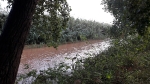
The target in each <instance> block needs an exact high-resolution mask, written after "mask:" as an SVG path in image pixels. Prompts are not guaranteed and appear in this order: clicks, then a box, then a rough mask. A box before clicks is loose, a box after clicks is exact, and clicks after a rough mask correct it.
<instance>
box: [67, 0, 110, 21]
mask: <svg viewBox="0 0 150 84" xmlns="http://www.w3.org/2000/svg"><path fill="white" fill-rule="evenodd" d="M67 2H68V4H69V5H70V6H71V8H72V11H71V16H74V17H75V18H83V19H88V20H95V21H98V22H104V23H112V21H113V16H112V15H111V14H110V13H106V12H105V11H104V10H103V9H102V8H103V5H100V4H101V0H67Z"/></svg>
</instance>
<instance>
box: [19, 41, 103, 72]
mask: <svg viewBox="0 0 150 84" xmlns="http://www.w3.org/2000/svg"><path fill="white" fill-rule="evenodd" d="M97 42H101V40H90V41H84V42H76V43H69V44H63V45H60V46H59V47H58V49H57V50H56V49H55V48H53V47H43V48H34V49H24V51H23V54H22V58H21V63H20V66H19V73H22V72H24V69H23V67H24V64H31V65H32V64H33V62H34V60H39V61H42V59H44V58H47V57H53V56H55V55H59V54H65V53H71V52H72V51H74V50H76V49H77V50H80V49H81V48H82V47H84V46H87V45H89V44H93V43H97ZM47 61H49V60H47ZM39 67H40V66H39ZM31 68H32V66H31Z"/></svg>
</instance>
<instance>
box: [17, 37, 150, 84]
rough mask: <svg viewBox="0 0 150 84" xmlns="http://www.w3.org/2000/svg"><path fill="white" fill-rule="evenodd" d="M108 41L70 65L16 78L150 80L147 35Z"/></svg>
mask: <svg viewBox="0 0 150 84" xmlns="http://www.w3.org/2000/svg"><path fill="white" fill-rule="evenodd" d="M112 45H113V46H112V47H110V48H109V49H108V50H106V51H104V52H102V53H101V54H99V55H96V56H95V57H90V58H86V59H77V61H76V62H75V64H74V65H71V66H68V65H66V64H64V63H61V64H59V65H58V66H56V67H55V68H53V69H52V68H49V69H47V70H43V71H41V73H40V74H37V72H36V71H32V72H29V73H27V74H24V75H22V76H20V77H19V78H20V79H22V80H23V79H26V78H31V77H32V78H33V79H34V81H33V82H32V84H150V72H149V71H150V67H149V66H150V44H149V39H143V38H141V37H136V38H133V39H125V40H113V41H112ZM70 69H71V72H70V74H67V71H68V70H70ZM19 78H18V79H19ZM54 82H55V83H54ZM56 82H57V83H56ZM24 84H25V83H24Z"/></svg>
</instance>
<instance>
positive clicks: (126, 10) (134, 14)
mask: <svg viewBox="0 0 150 84" xmlns="http://www.w3.org/2000/svg"><path fill="white" fill-rule="evenodd" d="M102 4H104V5H105V10H106V11H108V12H110V13H112V14H113V16H114V17H115V21H114V26H113V30H112V31H113V32H118V33H119V36H120V35H125V33H126V34H129V33H133V32H138V33H139V34H140V35H144V34H145V33H147V32H148V27H149V26H150V19H149V18H150V16H149V15H150V11H149V10H150V0H136V1H135V0H103V2H102Z"/></svg>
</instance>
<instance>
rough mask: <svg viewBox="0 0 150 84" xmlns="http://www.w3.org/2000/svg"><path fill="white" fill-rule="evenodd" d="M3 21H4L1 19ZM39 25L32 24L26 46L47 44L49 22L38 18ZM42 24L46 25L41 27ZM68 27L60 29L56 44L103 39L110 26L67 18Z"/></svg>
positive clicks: (106, 35) (48, 39)
mask: <svg viewBox="0 0 150 84" xmlns="http://www.w3.org/2000/svg"><path fill="white" fill-rule="evenodd" d="M45 17H47V18H44V19H48V18H49V16H47V15H45ZM3 21H5V19H3ZM38 22H39V23H40V24H32V25H31V29H30V31H29V35H28V37H27V40H26V45H30V44H49V41H50V40H51V39H50V37H49V36H50V34H49V33H50V31H49V28H48V27H46V26H50V25H49V24H50V21H49V20H45V21H43V18H42V17H40V19H39V20H38ZM42 24H44V25H46V26H43V25H42ZM67 24H68V26H66V29H62V31H61V32H60V37H59V39H58V41H57V43H58V44H61V43H66V42H74V41H80V40H86V39H104V38H107V37H108V36H109V32H110V27H111V25H110V24H107V23H99V22H96V21H91V20H84V19H78V18H77V19H75V18H73V17H70V18H69V21H68V23H67Z"/></svg>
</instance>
